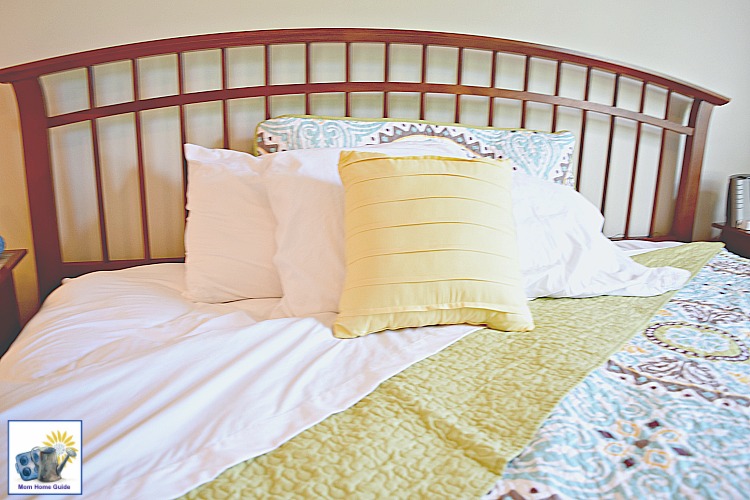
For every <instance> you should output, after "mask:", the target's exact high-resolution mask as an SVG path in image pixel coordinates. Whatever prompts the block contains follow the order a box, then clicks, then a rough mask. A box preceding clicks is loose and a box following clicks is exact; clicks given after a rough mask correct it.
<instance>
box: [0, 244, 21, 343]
mask: <svg viewBox="0 0 750 500" xmlns="http://www.w3.org/2000/svg"><path fill="white" fill-rule="evenodd" d="M24 255H26V250H6V251H5V252H3V253H2V254H0V356H2V355H3V354H5V351H7V350H8V347H10V345H11V344H12V343H13V341H14V340H16V337H17V336H18V334H19V332H20V331H21V315H20V314H19V312H18V301H17V300H16V287H15V283H14V282H13V268H14V267H16V265H17V264H18V263H19V262H21V259H23V256H24Z"/></svg>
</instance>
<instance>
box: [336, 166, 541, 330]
mask: <svg viewBox="0 0 750 500" xmlns="http://www.w3.org/2000/svg"><path fill="white" fill-rule="evenodd" d="M339 172H340V174H341V180H342V182H343V184H344V188H345V193H346V194H345V204H346V212H345V222H346V281H345V283H344V291H343V294H342V296H341V302H340V304H339V315H338V317H337V318H336V323H335V324H334V326H333V334H334V336H336V337H338V338H354V337H360V336H362V335H367V334H369V333H374V332H379V331H382V330H394V329H397V328H405V327H417V326H426V325H439V324H457V323H468V324H472V325H487V326H488V327H489V328H493V329H496V330H506V331H529V330H532V329H533V328H534V323H533V321H532V318H531V313H530V311H529V308H528V305H527V301H526V297H525V294H524V292H523V282H522V279H521V272H520V267H519V263H518V248H517V244H516V237H515V226H514V223H513V215H512V212H511V195H510V189H511V167H510V165H509V164H508V163H507V162H506V161H498V160H491V159H486V158H480V159H455V158H442V157H436V156H421V157H416V156H409V157H389V156H385V155H382V154H379V153H360V152H352V151H345V152H343V153H341V158H340V161H339Z"/></svg>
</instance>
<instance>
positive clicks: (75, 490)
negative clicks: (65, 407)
mask: <svg viewBox="0 0 750 500" xmlns="http://www.w3.org/2000/svg"><path fill="white" fill-rule="evenodd" d="M81 434H82V422H81V421H80V420H10V421H8V452H9V455H10V456H9V458H11V457H14V458H15V460H8V463H9V471H8V474H9V475H8V493H9V494H33V495H40V494H41V495H45V494H48V495H56V494H57V495H60V494H64V495H70V494H80V493H82V491H81V460H80V457H79V454H80V450H81V447H82V444H81V439H82V435H81ZM29 446H31V447H30V448H29ZM77 459H78V460H77ZM11 464H13V465H11ZM13 466H14V469H15V470H11V469H10V467H13Z"/></svg>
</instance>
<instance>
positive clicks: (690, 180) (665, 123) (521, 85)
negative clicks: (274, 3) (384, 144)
mask: <svg viewBox="0 0 750 500" xmlns="http://www.w3.org/2000/svg"><path fill="white" fill-rule="evenodd" d="M318 45H328V46H331V45H334V46H340V48H341V50H340V52H341V53H342V54H343V62H342V63H341V66H342V68H343V70H342V71H341V72H340V73H341V74H339V76H338V77H336V78H333V79H332V80H331V81H328V80H323V79H321V78H320V76H319V72H318V71H317V70H315V61H314V59H315V57H313V53H314V50H315V48H316V47H317V46H318ZM281 46H294V47H298V48H300V49H301V54H302V62H301V65H302V74H303V76H302V77H301V78H299V80H300V81H297V82H277V81H275V80H276V77H274V70H275V69H276V65H277V60H276V56H275V55H274V51H275V50H276V49H277V47H281ZM241 47H255V48H257V49H258V50H259V51H260V53H261V58H262V65H261V66H262V69H261V70H260V75H258V77H259V78H258V81H257V82H255V83H253V84H252V85H236V84H234V83H232V82H230V80H232V78H230V76H231V72H232V69H231V67H230V64H229V63H228V59H229V57H228V56H229V54H230V51H232V50H233V49H235V48H241ZM360 47H366V48H368V50H364V51H360V50H359V48H360ZM373 47H375V49H374V50H375V51H376V52H379V53H380V54H381V55H380V56H379V57H377V58H375V59H377V61H376V62H374V63H373V64H374V65H375V66H376V67H378V68H380V69H379V70H378V71H379V73H380V76H379V77H377V78H369V77H368V78H365V79H363V78H360V77H358V76H357V75H355V74H354V73H356V71H354V69H355V68H356V67H357V66H356V65H357V64H358V55H359V54H360V53H364V54H366V55H365V56H362V57H364V58H365V59H372V57H373V56H372V54H373ZM381 47H382V48H381ZM400 47H408V48H409V49H410V50H411V51H412V53H414V51H415V50H416V54H417V61H418V62H417V63H416V65H417V68H416V75H417V76H416V78H403V77H401V76H399V71H398V70H399V65H402V64H403V58H401V57H400V56H399V57H396V55H395V54H397V50H398V49H399V48H400ZM436 49H439V50H436ZM441 50H442V52H441ZM198 51H216V52H217V54H218V55H217V58H218V60H219V61H220V62H219V70H218V71H219V73H220V76H219V77H218V79H219V80H220V84H219V85H217V88H211V89H202V90H197V91H196V90H192V89H187V88H186V87H187V85H186V69H185V66H186V64H185V61H186V57H188V56H189V54H192V53H196V52H198ZM167 54H172V55H174V57H175V59H176V80H177V85H176V87H177V88H176V91H175V92H172V93H170V94H169V95H160V96H156V97H154V96H147V97H143V96H142V95H141V94H142V92H141V88H142V76H141V73H142V71H143V69H142V66H143V64H142V63H143V61H145V60H146V59H148V58H152V57H154V56H162V55H167ZM503 58H510V59H509V60H512V61H514V62H512V63H511V64H506V62H507V61H506V59H503ZM467 61H469V62H467ZM478 61H480V62H481V64H480V62H478ZM482 61H483V62H482ZM501 61H505V62H503V63H502V64H501V63H500V62H501ZM114 62H124V63H125V64H129V67H130V70H129V71H130V82H131V83H130V85H131V91H130V93H131V96H130V97H131V98H129V99H127V100H125V101H124V102H118V103H114V104H110V103H104V104H101V103H98V102H97V100H98V99H97V90H96V82H95V73H96V72H95V69H96V68H98V67H101V66H102V65H106V64H109V63H114ZM366 62H367V61H366ZM369 62H372V61H369ZM325 64H330V61H327V62H326V63H325ZM434 64H438V73H440V74H442V75H445V74H446V68H447V67H450V68H453V69H449V70H447V74H449V75H452V76H448V77H447V78H446V77H443V78H442V81H440V80H441V79H440V78H434V77H433V69H432V68H433V66H434ZM480 66H482V67H480ZM506 66H508V67H513V66H514V67H515V68H516V70H517V71H518V72H520V76H519V77H518V78H516V80H517V83H516V84H512V85H509V84H507V83H506V80H507V79H506V78H505V75H506V73H505V67H506ZM71 70H78V71H84V72H85V73H84V74H85V77H84V78H85V81H86V82H87V83H86V85H87V87H88V103H87V104H86V105H85V106H83V108H84V109H79V110H75V111H68V112H63V113H60V114H53V113H52V112H51V110H50V107H51V106H50V102H49V95H48V93H46V92H45V88H44V82H45V77H46V76H47V75H52V74H57V73H60V72H68V71H71ZM368 74H371V73H368ZM539 74H541V75H543V76H544V79H545V80H546V82H545V83H543V84H539V83H538V80H539V78H538V76H539ZM472 75H474V76H472ZM476 75H484V76H480V77H478V78H477V77H476ZM0 82H5V83H11V84H12V85H13V88H14V90H15V93H16V96H17V100H18V106H19V111H20V117H21V129H22V135H23V148H24V154H25V162H26V175H27V184H28V196H29V203H30V210H31V218H32V231H33V237H34V245H35V249H36V259H37V270H38V276H39V287H40V296H41V297H44V296H46V295H47V294H48V293H49V292H50V291H51V290H52V289H53V288H55V287H56V286H57V285H58V284H59V283H60V280H61V278H63V277H65V276H75V275H79V274H82V273H84V272H89V271H93V270H101V269H118V268H123V267H128V266H133V265H140V264H148V263H155V262H165V261H179V260H180V259H181V256H180V255H175V256H169V257H164V256H154V255H153V253H152V249H151V244H150V236H151V235H153V234H155V233H154V232H155V231H159V228H157V227H153V224H152V221H150V220H149V211H148V210H147V196H146V180H145V178H146V174H145V172H144V161H143V134H144V131H143V130H142V127H141V116H142V114H143V113H144V112H148V111H149V110H156V109H160V108H177V109H178V110H179V129H180V140H181V142H183V143H184V142H186V141H187V140H188V139H189V137H188V136H187V135H188V134H187V132H186V129H187V126H186V117H185V109H186V107H187V106H190V105H193V104H198V103H206V102H218V103H220V104H221V110H222V116H223V119H222V120H221V127H222V129H223V130H222V131H221V135H222V136H223V141H221V142H222V143H221V144H213V145H208V146H213V147H225V148H227V147H230V146H233V144H231V141H230V137H231V132H230V126H231V123H232V120H231V119H230V118H229V115H230V110H229V103H231V102H232V101H234V100H238V99H247V98H260V99H263V100H264V101H265V104H264V107H265V117H266V118H268V117H271V116H273V115H274V106H275V105H274V97H277V96H291V95H295V96H301V100H300V102H301V103H302V104H301V109H299V110H298V111H297V113H303V114H315V112H316V109H315V108H316V106H315V104H314V101H315V98H316V96H319V95H323V94H330V95H335V96H339V97H340V98H341V100H342V109H341V112H340V113H338V114H340V115H342V116H353V115H356V114H357V113H356V112H353V106H352V102H353V100H354V99H355V98H356V97H357V96H359V95H368V96H373V95H375V96H378V97H377V99H379V101H378V102H381V103H382V106H381V107H380V111H379V112H378V113H377V114H378V115H379V117H390V118H419V119H432V114H431V110H430V102H431V99H432V97H433V96H454V97H451V98H452V101H451V104H450V106H451V108H452V109H451V111H450V115H451V116H450V118H451V120H452V121H455V122H457V123H464V122H468V124H470V125H474V126H479V125H484V126H497V125H498V123H501V124H502V125H503V126H510V127H516V128H525V127H527V126H529V121H530V117H531V116H532V115H534V114H535V113H537V115H538V110H539V108H540V107H541V108H543V109H544V110H545V113H546V116H548V118H549V121H548V122H547V123H546V125H542V126H536V127H535V128H541V129H546V130H550V131H555V130H557V129H558V128H560V122H561V121H562V117H568V118H569V115H570V113H571V112H573V113H575V115H576V116H577V121H576V123H577V130H573V131H574V133H576V135H577V137H578V145H577V151H576V155H575V158H574V159H573V164H572V168H573V169H574V171H575V173H576V179H577V184H576V187H577V188H580V187H581V183H582V179H584V177H585V178H587V179H588V178H589V177H590V176H591V174H590V172H589V170H591V171H592V172H593V171H598V172H599V173H598V174H596V176H594V177H599V178H601V181H600V182H599V184H600V186H599V187H598V188H597V189H596V190H595V191H596V194H595V195H593V196H589V197H590V198H596V199H595V200H593V201H595V202H596V203H598V205H599V207H600V209H601V210H602V211H603V212H605V210H606V209H607V208H609V207H608V206H607V197H608V195H610V196H611V195H612V192H615V191H616V192H618V193H620V192H621V193H626V194H627V196H624V195H623V196H624V198H623V199H627V206H625V207H618V208H620V209H621V210H623V211H624V212H625V218H624V227H623V228H622V229H621V230H618V231H617V232H618V236H620V237H624V238H631V237H649V238H669V239H676V240H682V241H690V240H691V239H692V234H693V224H694V219H695V206H696V200H697V197H698V190H699V181H700V175H701V164H702V160H703V153H704V147H705V142H706V134H707V130H708V123H709V118H710V115H711V111H712V109H713V107H714V106H721V105H723V104H726V103H727V102H728V101H729V100H728V99H727V98H725V97H723V96H721V95H718V94H716V93H714V92H711V91H709V90H706V89H702V88H700V87H696V86H694V85H691V84H689V83H686V82H682V81H680V80H676V79H674V78H671V77H668V76H664V75H661V74H658V73H654V72H652V71H647V70H644V69H640V68H636V67H632V66H627V65H624V64H621V63H617V62H613V61H609V60H606V59H601V58H597V57H593V56H589V55H585V54H581V53H577V52H572V51H568V50H563V49H557V48H553V47H548V46H543V45H536V44H531V43H525V42H518V41H513V40H505V39H498V38H490V37H483V36H473V35H463V34H452V33H438V32H426V31H402V30H390V29H350V28H325V29H290V30H269V31H250V32H237V33H222V34H212V35H199V36H190V37H183V38H174V39H167V40H157V41H149V42H142V43H134V44H129V45H123V46H118V47H111V48H104V49H98V50H92V51H88V52H81V53H78V54H71V55H65V56H61V57H56V58H51V59H46V60H43V61H38V62H32V63H28V64H23V65H19V66H15V67H11V68H7V69H4V70H0ZM576 82H577V83H576ZM602 82H604V83H602ZM602 87H606V89H605V90H604V91H603V90H602ZM398 95H411V96H416V100H417V104H416V110H415V111H413V112H410V113H409V114H410V115H412V116H400V112H398V111H396V112H395V113H398V114H394V106H393V104H392V101H393V100H394V99H395V98H396V96H398ZM602 95H605V97H604V98H602ZM654 96H655V97H654ZM60 97H61V96H60V95H57V96H56V99H59V98H60ZM63 97H64V96H63ZM628 97H629V101H630V102H629V103H628V102H627V101H628ZM477 100H479V102H480V103H484V104H480V106H479V107H480V108H481V107H482V106H483V107H484V108H485V111H484V112H483V115H484V116H483V117H482V118H481V119H477V118H476V117H472V118H470V119H466V118H465V116H466V113H465V110H466V107H467V106H471V107H472V109H474V110H476V108H477ZM653 101H658V103H659V104H658V105H653ZM441 102H442V101H441ZM511 102H515V103H517V107H516V109H517V110H518V113H517V116H516V117H515V122H514V123H512V124H510V125H508V124H507V121H506V120H507V116H502V117H500V116H499V115H500V114H501V113H500V111H503V110H505V109H507V106H508V105H509V103H511ZM504 106H505V107H504ZM53 107H54V106H53ZM443 108H444V103H443ZM123 114H130V115H132V116H133V123H134V127H135V134H134V135H135V141H136V154H135V158H136V161H137V168H135V171H136V172H137V173H138V177H139V179H138V186H139V188H138V189H139V193H140V221H136V223H138V224H140V234H141V235H142V236H141V238H142V253H141V255H139V256H135V257H133V258H127V259H122V258H112V257H111V256H110V252H109V243H108V232H107V220H106V217H105V203H106V200H105V196H104V194H103V188H102V172H101V160H100V159H101V156H102V154H103V152H102V148H103V145H102V144H101V141H100V140H99V137H98V132H97V131H98V127H97V123H98V122H99V121H100V120H102V119H105V118H108V117H113V116H117V115H123ZM368 117H372V116H368ZM441 121H445V120H441ZM80 123H88V124H89V128H88V130H89V133H90V136H91V137H90V142H91V145H92V151H90V152H87V153H86V154H87V155H88V156H90V157H93V169H94V177H95V179H96V199H97V207H98V226H99V227H98V235H99V242H98V244H99V245H100V247H101V252H100V253H101V258H99V259H95V260H87V261H85V262H80V261H72V262H71V261H65V260H64V259H63V252H61V243H60V241H61V229H60V224H59V220H58V202H59V201H58V200H56V194H55V182H54V179H53V165H52V161H51V159H52V158H53V156H54V155H53V154H52V153H51V145H50V144H51V140H50V135H51V131H52V130H54V129H56V128H57V127H63V126H67V125H71V124H80ZM537 123H538V122H537ZM602 123H604V125H605V128H604V131H603V135H604V139H603V143H601V144H599V142H596V141H594V140H593V139H592V138H591V130H592V129H593V128H595V127H594V125H597V128H601V124H602ZM618 127H624V129H625V130H627V135H629V140H628V141H627V142H628V144H629V145H628V146H627V149H628V150H629V151H627V152H625V153H623V151H621V149H622V146H621V145H620V143H619V142H618V141H619V139H618V140H615V136H616V135H618V132H617V130H618ZM644 137H649V140H650V141H651V142H653V139H654V137H656V143H657V144H658V147H657V148H656V152H655V153H654V154H655V155H656V156H655V158H654V159H653V160H652V161H651V163H650V164H649V165H653V166H649V167H648V168H646V167H641V169H640V170H639V164H641V163H644V160H642V156H643V155H644V153H643V149H644V148H642V147H641V144H642V142H643V141H642V138H644ZM249 139H250V138H248V141H249ZM644 140H645V139H644ZM620 142H621V141H620ZM248 143H249V142H248ZM590 144H595V145H594V146H591V145H590ZM623 154H625V155H626V156H628V158H630V159H629V160H628V162H627V163H629V167H628V170H629V173H628V174H627V175H626V177H627V178H628V179H629V180H628V182H625V183H624V184H625V185H623V183H622V182H621V181H617V183H616V184H617V185H615V186H613V185H612V184H611V183H610V179H611V178H612V171H611V169H613V165H614V164H615V163H616V162H615V158H616V157H621V156H622V155H623ZM590 156H591V157H592V158H594V159H593V160H589V157H590ZM596 158H598V159H596ZM592 165H593V166H592ZM636 173H638V175H639V176H646V174H648V177H649V178H651V185H652V186H651V188H650V189H651V191H652V194H651V196H650V197H648V196H647V197H646V198H647V199H648V202H647V204H648V205H649V206H648V207H647V208H646V210H647V212H649V213H650V218H651V221H650V224H648V231H647V234H636V235H634V234H631V233H632V229H631V222H632V219H633V217H634V216H633V213H634V207H636V206H637V205H638V204H643V203H642V202H641V201H640V200H641V199H642V195H641V194H637V195H636V191H637V190H638V188H637V184H638V182H639V181H637V180H636V178H637V176H636ZM584 182H585V181H584ZM183 186H184V179H183ZM183 186H180V188H182V189H184V187H183ZM665 186H666V187H665ZM665 192H666V193H667V196H666V201H665V196H664V193H665ZM665 204H669V205H670V207H669V208H667V209H666V210H667V212H668V213H669V218H670V219H671V220H670V223H669V224H668V227H667V229H666V230H663V231H660V230H658V228H657V226H658V221H657V212H661V211H663V210H665V209H664V206H666V205H665ZM605 214H606V213H605ZM639 217H641V216H640V215H639Z"/></svg>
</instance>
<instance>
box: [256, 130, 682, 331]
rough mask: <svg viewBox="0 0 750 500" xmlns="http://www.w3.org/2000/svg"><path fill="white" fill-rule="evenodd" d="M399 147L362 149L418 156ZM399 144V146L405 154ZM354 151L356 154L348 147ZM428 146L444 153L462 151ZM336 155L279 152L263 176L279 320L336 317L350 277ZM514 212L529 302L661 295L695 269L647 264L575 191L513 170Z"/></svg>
mask: <svg viewBox="0 0 750 500" xmlns="http://www.w3.org/2000/svg"><path fill="white" fill-rule="evenodd" d="M411 147H412V146H406V144H402V145H400V146H399V143H393V144H391V145H390V149H389V148H383V146H371V147H363V148H355V149H356V150H364V151H373V150H375V151H377V150H382V151H383V152H385V153H387V154H390V155H394V156H395V155H416V154H419V150H418V145H417V146H414V147H417V149H415V150H413V151H412V150H408V149H407V148H411ZM400 148H402V149H400ZM350 149H351V148H350ZM444 149H445V150H444V151H438V150H437V149H433V150H431V152H432V153H433V154H437V155H442V156H456V157H459V156H462V155H463V152H462V151H456V150H451V149H447V148H445V147H444ZM339 152H340V150H339V149H309V150H293V151H285V152H281V153H274V154H272V155H267V156H265V157H266V158H268V157H271V156H274V157H275V158H274V160H273V162H272V163H271V164H270V165H269V166H268V169H267V170H266V174H265V175H266V176H267V180H266V185H267V189H268V195H269V202H270V203H271V209H272V211H273V213H274V216H275V217H276V220H277V223H278V226H277V228H276V243H277V246H278V251H277V254H276V256H275V258H274V262H275V263H276V266H277V269H278V271H279V275H280V276H281V281H282V284H283V288H284V297H283V299H282V300H281V301H280V303H279V305H278V306H277V308H276V310H275V311H274V312H273V313H272V317H284V316H308V315H312V314H318V313H324V312H337V310H338V301H339V298H340V296H341V290H342V287H343V281H344V276H345V261H344V236H343V235H344V208H343V207H344V193H343V188H342V185H341V180H340V178H339V176H338V172H337V170H336V164H337V161H338V155H339ZM513 213H514V220H515V222H516V226H517V237H518V245H519V251H520V255H521V272H522V275H523V278H524V283H525V291H526V295H527V297H528V298H536V297H545V296H550V297H589V296H596V295H636V296H645V295H658V294H661V293H664V292H666V291H669V290H674V289H677V288H679V287H680V286H682V285H683V284H684V283H685V282H686V281H687V279H688V277H689V272H687V271H685V270H682V269H675V268H657V269H653V268H648V267H645V266H642V265H640V264H638V263H636V262H635V261H633V260H632V259H630V258H629V257H627V256H626V255H625V254H624V253H623V252H622V251H621V250H619V249H618V248H617V247H616V246H615V245H614V243H613V242H611V241H610V240H609V239H607V238H606V237H605V236H604V235H603V234H602V232H601V228H602V223H603V220H604V219H603V217H602V215H601V214H600V213H599V211H598V210H597V209H596V207H594V206H593V205H592V204H591V203H589V202H588V201H587V200H586V199H585V198H584V197H583V196H581V195H580V194H579V193H577V192H576V191H575V190H573V189H572V188H569V187H567V186H562V185H559V184H555V183H552V182H549V181H546V180H543V179H537V178H535V177H532V176H529V175H526V174H522V173H520V172H514V174H513Z"/></svg>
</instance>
